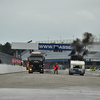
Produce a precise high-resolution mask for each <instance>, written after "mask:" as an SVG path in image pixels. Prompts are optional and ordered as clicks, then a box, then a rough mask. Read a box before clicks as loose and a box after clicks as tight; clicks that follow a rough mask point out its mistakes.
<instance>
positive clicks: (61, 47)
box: [38, 43, 71, 51]
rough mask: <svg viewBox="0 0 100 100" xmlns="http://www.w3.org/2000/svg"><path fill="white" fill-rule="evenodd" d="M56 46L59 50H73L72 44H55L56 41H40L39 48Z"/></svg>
mask: <svg viewBox="0 0 100 100" xmlns="http://www.w3.org/2000/svg"><path fill="white" fill-rule="evenodd" d="M55 47H58V50H63V51H64V50H66V51H71V45H70V44H54V43H39V45H38V50H54V49H55Z"/></svg>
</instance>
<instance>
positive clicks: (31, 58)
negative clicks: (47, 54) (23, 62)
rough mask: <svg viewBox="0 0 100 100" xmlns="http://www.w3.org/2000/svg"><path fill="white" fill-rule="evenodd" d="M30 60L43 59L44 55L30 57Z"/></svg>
mask: <svg viewBox="0 0 100 100" xmlns="http://www.w3.org/2000/svg"><path fill="white" fill-rule="evenodd" d="M29 60H35V61H36V60H38V61H43V57H30V58H29Z"/></svg>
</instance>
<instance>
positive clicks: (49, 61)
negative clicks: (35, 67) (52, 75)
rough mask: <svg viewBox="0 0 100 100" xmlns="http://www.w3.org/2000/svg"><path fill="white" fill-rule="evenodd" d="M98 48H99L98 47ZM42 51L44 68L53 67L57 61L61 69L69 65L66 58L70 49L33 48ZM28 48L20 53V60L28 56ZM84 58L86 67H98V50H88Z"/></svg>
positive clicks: (99, 63)
mask: <svg viewBox="0 0 100 100" xmlns="http://www.w3.org/2000/svg"><path fill="white" fill-rule="evenodd" d="M95 45H98V46H99V45H100V42H94V43H93V46H92V50H93V47H94V46H95ZM99 50H100V49H99ZM35 51H40V52H42V53H43V55H44V57H45V68H50V69H51V68H53V66H54V64H55V63H56V62H58V64H59V65H62V66H63V67H62V68H63V69H65V68H68V67H69V63H68V60H69V59H70V56H69V54H70V53H71V51H62V52H54V51H53V50H35ZM29 55H30V54H29V50H27V51H25V52H24V53H22V60H27V57H29ZM84 60H85V62H86V68H90V67H94V66H96V67H97V68H100V52H99V51H94V50H93V51H89V53H88V55H86V56H84Z"/></svg>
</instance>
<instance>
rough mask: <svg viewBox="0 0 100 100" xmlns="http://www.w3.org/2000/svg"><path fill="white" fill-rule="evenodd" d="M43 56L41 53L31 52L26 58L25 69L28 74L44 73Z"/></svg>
mask: <svg viewBox="0 0 100 100" xmlns="http://www.w3.org/2000/svg"><path fill="white" fill-rule="evenodd" d="M44 61H45V58H44V56H43V55H42V54H41V52H32V53H31V55H30V56H29V57H28V63H27V68H28V72H29V73H33V72H40V73H44V64H43V62H44Z"/></svg>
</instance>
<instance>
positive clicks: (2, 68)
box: [0, 64, 26, 74]
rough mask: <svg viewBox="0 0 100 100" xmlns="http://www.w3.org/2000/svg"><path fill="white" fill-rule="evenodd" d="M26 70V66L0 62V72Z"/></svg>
mask: <svg viewBox="0 0 100 100" xmlns="http://www.w3.org/2000/svg"><path fill="white" fill-rule="evenodd" d="M22 71H26V67H23V66H18V65H16V66H13V65H7V64H0V74H5V73H13V72H22Z"/></svg>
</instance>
